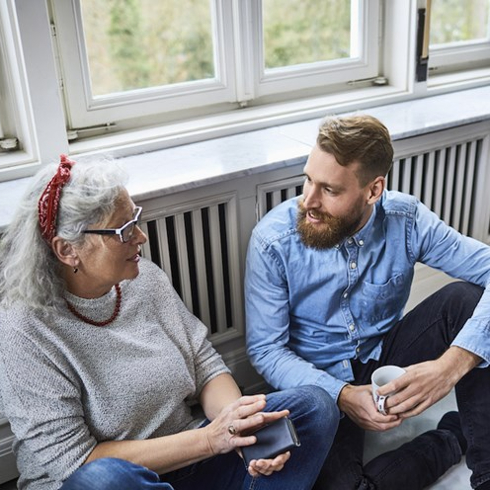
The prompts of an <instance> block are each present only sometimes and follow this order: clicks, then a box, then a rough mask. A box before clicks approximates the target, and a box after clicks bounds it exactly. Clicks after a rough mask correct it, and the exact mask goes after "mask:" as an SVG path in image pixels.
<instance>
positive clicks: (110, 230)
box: [82, 206, 143, 243]
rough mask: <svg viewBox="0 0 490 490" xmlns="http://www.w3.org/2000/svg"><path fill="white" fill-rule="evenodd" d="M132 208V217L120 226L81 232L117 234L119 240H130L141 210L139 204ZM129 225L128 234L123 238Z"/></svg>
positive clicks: (123, 241)
mask: <svg viewBox="0 0 490 490" xmlns="http://www.w3.org/2000/svg"><path fill="white" fill-rule="evenodd" d="M134 210H135V215H134V218H133V219H132V220H131V221H128V222H127V223H125V224H124V225H122V226H121V228H107V229H105V230H82V233H94V234H96V235H119V238H120V239H121V242H122V243H127V242H129V240H131V238H133V233H134V227H135V226H137V225H138V221H139V218H140V216H141V211H143V208H142V207H141V206H135V208H134ZM130 227H131V228H132V229H131V231H130V233H129V236H128V237H127V238H126V239H124V232H125V230H127V229H128V228H130Z"/></svg>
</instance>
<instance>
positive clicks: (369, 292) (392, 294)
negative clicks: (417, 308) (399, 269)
mask: <svg viewBox="0 0 490 490" xmlns="http://www.w3.org/2000/svg"><path fill="white" fill-rule="evenodd" d="M408 293H409V288H408V286H406V284H405V277H404V275H403V274H401V273H400V274H395V275H394V276H392V277H390V279H389V280H388V281H387V282H385V283H384V284H374V283H370V282H364V283H363V285H362V288H361V302H360V311H359V313H360V317H361V319H362V320H363V321H366V322H369V323H373V322H378V321H380V320H387V319H390V318H395V317H397V316H398V314H399V313H400V311H401V310H402V309H403V307H404V306H405V303H406V301H407V298H408Z"/></svg>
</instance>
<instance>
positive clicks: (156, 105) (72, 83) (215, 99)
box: [52, 0, 236, 127]
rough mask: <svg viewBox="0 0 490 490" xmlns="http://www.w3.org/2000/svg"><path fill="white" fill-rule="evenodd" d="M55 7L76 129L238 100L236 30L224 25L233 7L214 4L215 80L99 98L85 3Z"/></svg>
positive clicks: (56, 2)
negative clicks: (91, 66) (92, 76)
mask: <svg viewBox="0 0 490 490" xmlns="http://www.w3.org/2000/svg"><path fill="white" fill-rule="evenodd" d="M52 1H53V7H54V9H53V15H54V17H55V24H56V36H57V40H58V43H57V45H58V49H59V51H60V55H61V58H62V59H63V63H62V66H63V75H62V76H63V87H64V90H65V97H66V99H67V110H68V122H69V124H70V125H71V126H72V127H86V126H93V125H98V124H107V123H110V122H113V121H116V122H117V121H119V120H125V119H130V118H134V117H135V113H136V114H137V115H138V117H142V116H150V115H154V114H158V113H165V112H172V111H176V110H183V109H189V108H195V107H200V106H203V105H211V104H219V103H225V102H230V101H233V100H234V99H235V97H236V96H235V93H236V92H235V86H234V85H233V84H232V83H230V80H232V71H233V69H234V66H233V35H232V32H231V26H230V25H229V24H227V23H226V22H224V19H226V18H227V17H230V16H231V4H230V2H229V1H227V0H216V1H215V2H214V4H213V5H214V6H215V8H214V9H213V12H212V17H213V32H214V35H215V36H216V39H217V41H218V42H217V43H216V47H217V49H216V50H215V53H214V57H215V66H216V71H217V73H216V76H215V78H214V79H209V80H202V81H198V82H187V83H181V84H173V85H168V86H164V87H155V88H149V89H144V90H134V91H128V92H120V93H116V94H109V95H107V96H105V95H104V96H97V97H94V96H93V95H92V94H91V88H90V73H89V66H88V61H87V53H86V51H85V41H84V38H83V28H82V13H81V6H80V2H79V0H52ZM58 19H59V21H58V22H57V20H58ZM61 19H63V20H61Z"/></svg>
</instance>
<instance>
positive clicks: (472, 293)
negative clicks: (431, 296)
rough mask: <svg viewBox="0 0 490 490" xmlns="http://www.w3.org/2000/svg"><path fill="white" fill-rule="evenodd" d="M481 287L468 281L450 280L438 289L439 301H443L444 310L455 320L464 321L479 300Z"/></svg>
mask: <svg viewBox="0 0 490 490" xmlns="http://www.w3.org/2000/svg"><path fill="white" fill-rule="evenodd" d="M482 294H483V288H481V287H480V286H476V285H474V284H470V283H468V282H462V281H457V282H452V283H450V284H447V285H446V286H444V287H443V288H442V289H440V290H439V291H438V294H437V297H438V298H439V301H441V302H444V305H445V308H444V309H445V310H446V311H447V312H448V314H450V315H451V316H452V318H453V320H454V321H455V322H458V321H459V322H460V323H464V322H466V320H467V319H468V318H470V317H471V316H472V314H473V311H474V309H475V307H476V305H477V304H478V301H480V298H481V295H482Z"/></svg>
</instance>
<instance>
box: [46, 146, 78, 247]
mask: <svg viewBox="0 0 490 490" xmlns="http://www.w3.org/2000/svg"><path fill="white" fill-rule="evenodd" d="M73 165H75V162H73V161H71V160H69V159H68V157H67V156H66V155H61V161H60V164H59V166H58V171H57V172H56V174H55V176H54V177H53V178H52V179H51V180H50V181H49V183H48V185H47V186H46V189H44V192H43V193H42V194H41V197H40V199H39V203H38V214H39V226H40V228H41V235H42V237H43V238H44V239H45V240H46V241H47V242H48V243H51V240H52V239H53V238H54V237H55V236H56V219H57V217H58V207H59V204H60V197H61V189H62V188H63V186H64V185H65V184H66V183H67V182H68V181H69V180H70V170H71V168H72V167H73Z"/></svg>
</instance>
